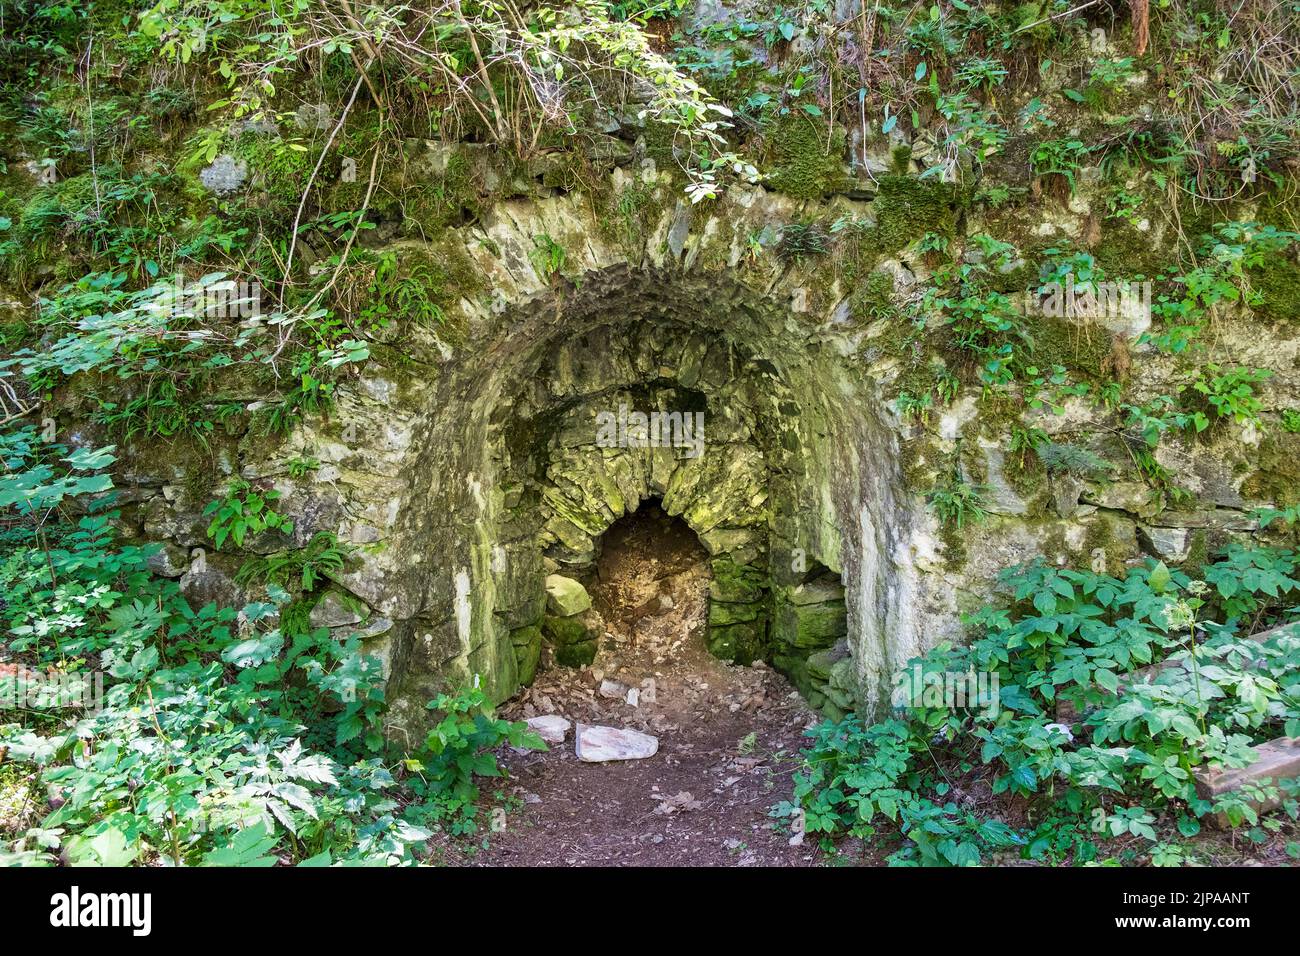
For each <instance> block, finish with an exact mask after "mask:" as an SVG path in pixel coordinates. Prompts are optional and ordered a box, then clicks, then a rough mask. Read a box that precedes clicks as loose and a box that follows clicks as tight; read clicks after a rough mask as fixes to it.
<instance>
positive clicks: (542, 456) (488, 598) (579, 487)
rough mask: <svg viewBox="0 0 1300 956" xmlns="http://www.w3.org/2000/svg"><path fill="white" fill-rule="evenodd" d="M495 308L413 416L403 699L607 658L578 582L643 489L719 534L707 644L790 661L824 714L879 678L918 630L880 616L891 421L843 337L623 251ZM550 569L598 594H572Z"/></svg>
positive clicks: (889, 576) (889, 538)
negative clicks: (415, 608)
mask: <svg viewBox="0 0 1300 956" xmlns="http://www.w3.org/2000/svg"><path fill="white" fill-rule="evenodd" d="M492 328H493V329H495V331H494V332H493V333H491V334H486V333H485V334H484V337H483V338H482V339H481V340H480V341H478V342H477V343H476V346H475V348H473V349H465V350H463V352H462V354H463V358H461V359H458V360H457V362H455V363H453V364H452V365H451V366H450V367H449V368H448V369H447V370H445V371H444V372H443V377H442V378H441V379H440V380H439V381H438V383H437V395H438V396H440V397H438V398H437V399H436V401H435V402H434V406H435V407H434V408H433V410H432V411H431V414H430V416H429V417H428V419H427V420H426V422H425V424H424V428H425V430H424V432H423V433H422V434H420V435H419V436H417V444H418V447H420V448H421V449H423V459H422V461H421V462H420V463H419V464H418V466H417V467H415V468H413V469H412V474H413V476H414V478H413V481H412V488H411V491H410V493H409V496H408V497H407V498H406V499H405V500H404V501H403V502H402V503H401V506H400V514H401V516H402V518H401V520H402V521H403V522H404V533H405V534H406V536H407V539H408V540H409V541H411V542H413V543H414V545H413V547H411V548H410V553H411V554H412V555H413V559H412V561H411V562H410V563H409V564H408V565H407V566H405V567H403V568H402V569H401V573H402V576H401V580H400V581H390V582H388V587H389V593H393V592H394V591H395V590H397V589H398V588H399V587H401V586H402V585H403V583H404V582H410V587H411V589H412V590H413V591H414V594H413V597H412V600H413V602H418V604H419V606H420V607H421V610H420V611H419V612H418V613H417V614H416V615H415V616H414V617H413V618H411V619H409V621H408V622H407V624H406V625H405V631H404V635H405V636H403V637H402V638H401V639H400V642H399V643H398V645H397V649H396V651H395V655H394V660H393V664H392V671H393V675H394V677H393V684H392V691H391V693H390V699H391V700H393V701H394V702H395V707H394V708H393V711H394V713H395V714H396V717H395V719H396V720H401V719H402V718H403V715H404V713H405V712H406V711H407V710H409V711H410V712H411V713H412V714H413V715H416V716H418V715H419V714H420V713H422V711H423V701H427V700H428V699H429V697H430V696H432V695H433V694H434V693H436V692H438V691H441V690H443V689H445V688H446V686H447V685H448V684H449V683H453V682H456V681H461V682H464V681H469V680H474V679H478V680H480V682H481V685H482V686H484V687H485V688H486V689H487V690H488V692H489V694H490V696H492V697H493V698H495V699H497V700H501V701H504V700H508V699H510V698H511V697H512V696H514V695H516V694H518V693H519V692H520V690H521V688H526V687H528V686H529V685H530V684H531V683H532V682H533V681H534V680H536V679H537V675H538V668H539V665H541V666H543V667H544V666H545V665H546V664H547V663H548V662H553V663H556V664H559V665H561V666H570V667H591V666H593V664H596V662H597V656H598V651H599V649H600V641H601V640H603V639H604V630H603V626H602V623H601V622H598V621H595V620H594V619H593V616H594V615H595V614H598V613H599V610H598V609H596V610H595V611H592V612H589V611H588V606H587V604H586V603H585V602H588V601H590V599H591V597H592V595H590V594H587V593H585V583H587V582H591V583H593V586H594V582H595V580H596V578H597V575H598V573H599V570H600V569H599V566H598V565H599V559H600V557H601V553H602V551H603V549H604V548H605V546H606V544H607V543H608V541H610V540H619V536H620V535H622V534H624V532H623V531H622V530H621V526H620V527H619V528H615V527H614V526H615V525H616V524H617V523H618V522H620V521H621V520H623V519H625V518H626V517H627V516H629V515H637V514H639V513H640V511H641V509H643V508H645V507H646V506H647V505H650V504H653V505H654V506H655V507H658V508H661V509H662V511H663V512H664V513H665V514H666V515H668V516H671V517H672V518H675V519H680V521H681V522H683V523H684V524H685V526H687V527H688V528H689V531H690V533H691V536H692V537H693V538H694V539H696V540H697V541H698V543H699V545H700V546H702V547H703V549H704V551H705V552H706V553H707V571H708V576H709V585H708V596H707V615H706V616H705V618H704V623H703V631H702V633H701V635H700V636H701V637H702V640H703V643H704V647H705V648H706V649H707V650H708V651H709V652H710V653H711V654H712V656H713V657H715V658H718V659H720V660H722V661H727V662H732V663H734V664H739V665H750V664H753V663H755V662H763V663H764V664H766V665H769V666H770V667H775V668H777V669H779V670H780V671H782V672H784V673H785V674H787V675H789V677H790V679H791V681H792V682H793V683H794V684H795V685H796V686H797V687H798V688H799V689H800V690H801V691H802V692H803V693H804V694H805V695H806V696H807V697H808V698H809V700H811V701H812V702H813V703H815V704H816V705H817V706H818V707H822V708H823V709H824V710H826V711H827V712H829V713H830V714H831V715H834V713H835V712H836V711H841V712H842V711H844V710H847V709H854V705H855V703H856V702H857V701H859V700H861V699H867V700H870V699H872V698H873V697H875V696H878V695H877V691H878V689H879V686H880V685H881V682H882V681H884V680H887V677H886V676H885V675H886V674H887V671H888V666H889V661H888V658H889V657H891V656H903V655H907V654H908V653H910V650H911V648H910V647H909V646H908V645H907V644H905V643H901V642H900V643H898V645H897V646H894V647H891V646H890V641H891V638H890V637H889V633H890V632H891V629H892V630H894V631H896V630H897V627H898V623H899V621H900V620H901V619H902V618H903V617H904V616H905V615H906V613H907V608H908V605H909V601H910V600H911V598H910V594H909V592H908V590H907V588H908V587H909V583H908V579H907V578H906V576H905V575H903V574H900V572H899V564H898V559H899V556H900V555H904V549H902V548H901V547H899V546H898V540H899V533H900V529H902V528H903V527H904V525H905V522H906V520H907V514H908V512H907V509H906V508H900V507H899V506H898V504H897V502H898V501H899V497H898V494H897V489H899V488H900V487H901V480H900V472H899V466H898V455H897V444H896V437H895V435H894V433H893V432H892V431H890V428H889V426H888V424H887V423H886V422H885V420H884V419H883V418H882V415H881V412H880V410H879V407H878V405H877V404H876V399H875V398H874V396H873V393H872V391H871V383H870V382H869V381H867V380H865V379H864V378H863V377H862V375H861V373H860V371H858V370H857V369H856V368H855V366H854V364H853V363H852V361H849V360H846V358H845V356H844V354H843V352H842V351H840V350H839V349H838V348H835V347H831V346H830V345H827V344H822V343H820V342H818V341H816V340H815V336H813V337H811V338H810V336H811V335H812V332H811V330H809V329H808V328H805V327H803V326H802V325H801V324H800V322H799V321H797V320H796V319H794V318H792V316H791V315H790V313H789V312H788V311H787V309H786V308H784V307H783V306H781V305H780V304H779V303H778V302H777V301H775V300H774V299H772V298H770V297H763V296H755V295H753V294H752V293H751V292H749V291H747V290H746V289H744V288H743V287H741V286H739V285H738V284H737V283H735V282H734V281H733V280H732V279H731V278H729V277H726V276H719V275H713V276H702V275H689V276H684V275H668V274H663V273H658V272H655V271H653V270H629V269H624V268H614V269H610V270H607V271H604V272H595V273H588V274H587V275H585V276H584V277H583V278H582V279H581V281H580V282H576V283H573V284H571V285H564V286H563V287H561V288H558V289H554V290H551V291H548V292H546V293H545V294H543V295H542V296H541V297H540V298H535V299H532V300H530V301H529V302H528V303H526V304H523V305H520V306H519V307H518V308H517V309H514V310H511V309H507V310H506V311H505V312H503V313H502V315H501V317H500V318H498V319H494V320H493V322H492ZM450 409H455V414H448V413H447V411H446V410H450ZM638 520H641V519H638ZM611 529H613V531H612V532H611ZM611 533H612V534H613V538H612V539H611V538H610V537H609V536H610V535H611ZM904 570H905V569H904ZM557 578H559V579H569V580H572V581H574V582H576V583H577V584H578V585H580V586H582V590H583V591H584V593H583V594H582V595H580V596H578V597H577V598H575V599H574V601H573V602H569V603H564V604H558V605H557V603H556V602H557V600H563V598H562V596H561V597H558V598H557V595H556V593H555V592H556V591H557V590H561V589H564V588H565V587H566V585H564V584H563V582H562V581H556V580H555V579H557ZM548 585H550V586H548ZM570 590H572V589H570ZM579 605H581V607H579ZM544 649H546V651H547V653H546V654H545V655H544V654H543V650H544ZM904 659H905V657H904ZM597 669H599V665H597ZM832 671H834V673H832ZM831 690H834V692H835V693H834V694H833V695H832V694H831ZM407 701H409V702H410V703H411V706H410V707H407V706H406V702H407ZM417 701H419V702H420V709H419V710H416V709H415V706H414V705H415V702H417ZM837 701H838V702H837Z"/></svg>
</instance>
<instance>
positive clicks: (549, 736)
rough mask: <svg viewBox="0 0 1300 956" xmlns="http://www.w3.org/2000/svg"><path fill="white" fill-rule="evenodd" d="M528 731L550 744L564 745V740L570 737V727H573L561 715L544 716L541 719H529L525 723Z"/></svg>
mask: <svg viewBox="0 0 1300 956" xmlns="http://www.w3.org/2000/svg"><path fill="white" fill-rule="evenodd" d="M524 723H526V724H527V725H528V729H529V730H532V731H534V732H536V734H537V736H539V737H541V738H542V739H543V740H545V741H546V742H547V743H548V744H562V743H564V738H565V737H567V736H568V735H569V727H570V726H572V725H571V724H570V723H569V722H568V721H567V720H565V719H564V718H563V717H561V716H560V715H559V714H542V715H541V716H540V717H529V718H528V719H527V720H526V721H524Z"/></svg>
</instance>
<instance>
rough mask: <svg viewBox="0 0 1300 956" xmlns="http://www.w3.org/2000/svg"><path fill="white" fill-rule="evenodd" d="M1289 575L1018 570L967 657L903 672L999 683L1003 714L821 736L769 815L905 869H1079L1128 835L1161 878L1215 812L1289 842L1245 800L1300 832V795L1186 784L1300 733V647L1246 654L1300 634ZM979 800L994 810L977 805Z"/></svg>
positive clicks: (1283, 788)
mask: <svg viewBox="0 0 1300 956" xmlns="http://www.w3.org/2000/svg"><path fill="white" fill-rule="evenodd" d="M1295 571H1296V555H1295V554H1294V553H1293V552H1291V551H1287V550H1275V549H1265V548H1255V549H1248V548H1242V547H1234V548H1231V549H1229V551H1228V552H1227V553H1226V554H1225V555H1224V556H1223V557H1222V558H1221V559H1219V560H1218V561H1215V562H1213V563H1212V564H1210V565H1208V566H1207V567H1206V568H1205V571H1204V580H1193V579H1192V578H1190V577H1188V576H1187V575H1186V574H1184V573H1182V572H1181V571H1174V570H1170V569H1169V568H1167V567H1166V566H1165V565H1163V564H1161V563H1156V562H1148V563H1147V564H1146V565H1145V566H1143V567H1140V568H1134V569H1131V570H1130V571H1129V572H1128V573H1127V575H1125V576H1124V577H1123V578H1117V577H1113V576H1110V575H1105V574H1097V573H1094V572H1090V571H1076V570H1071V569H1065V568H1057V567H1052V566H1049V565H1046V564H1043V563H1041V562H1039V563H1031V564H1029V565H1025V566H1022V567H1019V568H1014V569H1011V570H1009V571H1007V572H1005V573H1004V574H1003V575H1002V578H1001V581H1002V584H1003V586H1004V587H1005V589H1006V600H1005V602H1004V603H1002V604H1001V605H998V606H988V607H985V608H983V609H981V610H980V611H978V612H976V613H974V614H972V615H969V616H968V617H967V618H966V623H967V626H968V627H969V628H970V629H971V631H972V632H973V635H974V640H973V641H972V642H971V644H970V646H969V647H953V646H951V645H948V644H943V645H940V646H939V647H936V648H935V649H934V650H932V651H930V652H929V653H928V654H926V655H925V656H924V657H921V658H917V659H914V660H912V661H909V662H908V664H907V665H906V667H905V668H904V671H903V674H910V675H917V674H919V675H922V676H923V677H924V678H925V679H926V680H928V679H929V678H931V677H936V678H943V677H951V676H952V675H958V676H961V677H965V676H966V675H970V676H971V677H973V676H974V675H976V674H984V675H986V676H988V677H989V678H990V683H991V677H992V675H996V677H997V681H998V683H997V684H996V685H994V686H996V687H997V688H998V692H997V698H998V699H997V706H995V707H991V708H990V707H988V706H987V702H986V701H981V700H970V699H966V700H962V699H957V700H956V701H948V700H945V701H944V702H943V705H940V704H939V703H938V702H937V701H933V702H932V701H930V700H927V699H925V698H924V697H922V698H921V699H919V700H918V699H914V698H913V699H902V700H894V701H893V703H894V705H895V709H894V711H893V716H892V717H890V718H889V719H887V720H884V721H882V722H880V723H876V724H870V725H867V724H864V723H863V722H862V721H861V720H859V719H858V718H856V717H854V716H850V717H848V718H846V719H845V720H843V721H841V722H839V723H831V722H826V723H823V724H820V725H818V726H817V727H816V728H814V729H813V730H811V731H809V736H810V737H811V738H812V744H811V746H810V747H809V748H808V749H807V750H806V751H804V764H803V767H802V769H801V770H800V772H798V773H797V774H796V775H795V779H794V796H793V799H792V800H790V801H787V802H784V803H782V804H780V805H778V806H777V807H776V808H775V809H774V811H773V815H774V816H775V817H777V818H778V819H791V818H796V817H802V823H803V827H804V829H805V830H806V832H808V833H811V834H822V835H823V841H824V845H825V846H826V847H827V848H828V849H829V848H833V846H834V841H835V839H837V838H839V837H842V836H845V835H850V836H856V837H859V838H862V839H864V840H872V839H876V838H880V839H884V840H886V841H887V842H888V843H890V844H893V845H895V846H896V847H897V849H896V850H895V852H894V853H893V854H892V856H891V857H890V862H891V863H892V864H898V865H916V864H925V865H929V864H940V865H970V864H975V863H978V862H981V861H983V860H985V859H986V858H987V857H988V856H989V854H1001V853H1008V852H1010V853H1016V854H1018V855H1019V856H1022V857H1024V858H1027V859H1037V860H1047V861H1052V862H1062V861H1067V860H1069V861H1073V862H1075V863H1084V862H1088V861H1091V860H1094V859H1096V858H1097V857H1098V855H1099V854H1100V853H1101V852H1103V850H1104V849H1105V842H1104V841H1105V840H1106V839H1109V838H1113V837H1118V836H1122V835H1131V836H1136V837H1139V838H1140V839H1141V840H1144V841H1147V842H1148V843H1150V844H1152V846H1151V847H1150V849H1149V850H1148V852H1149V854H1150V856H1151V857H1152V862H1154V863H1159V862H1161V861H1162V860H1163V861H1165V862H1167V861H1168V860H1169V859H1170V858H1171V856H1174V855H1178V854H1173V852H1172V851H1171V850H1170V849H1169V847H1170V845H1171V843H1172V844H1176V843H1177V841H1178V839H1179V837H1183V838H1187V837H1191V836H1194V835H1195V834H1196V833H1198V832H1199V830H1200V820H1201V818H1203V817H1205V816H1206V815H1207V814H1211V813H1216V814H1223V815H1224V816H1225V817H1226V818H1227V819H1228V820H1229V822H1230V824H1231V825H1232V826H1239V825H1243V824H1248V825H1249V826H1250V827H1251V836H1252V838H1255V839H1263V838H1264V837H1265V835H1266V833H1267V832H1269V831H1271V830H1275V829H1277V827H1278V826H1280V823H1279V821H1278V820H1277V818H1276V817H1274V818H1271V819H1270V818H1265V819H1261V818H1260V817H1259V814H1258V812H1257V810H1256V809H1255V806H1256V804H1254V803H1252V800H1255V799H1258V798H1259V797H1261V796H1280V797H1281V798H1282V810H1281V813H1282V814H1283V815H1285V816H1288V817H1290V818H1291V819H1293V820H1294V819H1296V818H1297V816H1300V801H1297V800H1296V799H1295V796H1296V794H1297V791H1298V790H1300V788H1298V787H1297V785H1296V782H1294V781H1286V780H1283V781H1276V780H1274V781H1266V782H1263V783H1261V784H1260V785H1259V787H1258V788H1257V792H1249V793H1233V794H1230V795H1227V796H1225V797H1223V798H1221V799H1219V800H1216V801H1213V802H1211V801H1207V800H1204V799H1202V798H1200V797H1199V796H1198V794H1197V792H1196V789H1195V787H1194V784H1193V777H1192V772H1193V770H1195V769H1196V768H1197V767H1201V766H1210V767H1219V768H1235V767H1243V766H1246V765H1248V764H1249V763H1250V762H1251V760H1252V759H1253V753H1252V751H1251V746H1252V745H1253V744H1255V743H1258V742H1260V741H1263V740H1268V739H1272V738H1275V737H1278V736H1282V735H1287V736H1291V735H1294V734H1295V733H1296V732H1298V731H1300V633H1297V631H1300V628H1287V629H1282V630H1281V631H1279V632H1276V633H1274V634H1272V635H1271V636H1270V637H1269V638H1268V639H1267V640H1259V639H1258V638H1255V639H1252V638H1251V637H1250V635H1252V634H1256V633H1257V632H1258V631H1259V630H1261V629H1264V628H1267V627H1269V626H1271V625H1273V624H1277V623H1281V622H1285V621H1286V620H1287V619H1288V618H1291V619H1294V616H1295V609H1294V605H1295V602H1296V599H1297V598H1300V581H1297V580H1296V577H1295ZM1153 665H1157V666H1154V667H1153ZM913 679H915V678H913ZM932 704H933V706H932ZM982 782H986V783H987V786H988V787H989V789H990V790H991V792H992V794H993V796H994V809H993V810H989V809H987V807H988V803H987V801H984V800H974V799H972V798H971V796H970V794H971V791H972V788H978V787H980V786H982V785H984V783H982ZM959 793H960V794H965V796H963V797H958V796H957V794H959ZM1016 802H1021V803H1024V804H1027V805H1028V808H1029V817H1030V820H1031V822H1030V823H1029V824H1028V826H1027V827H1021V828H1014V827H1012V826H1009V825H1008V824H1007V823H1005V822H1004V821H1003V820H1002V819H1001V818H1000V817H1001V816H1002V815H1003V814H1004V813H1005V812H1006V811H1008V810H1011V809H1012V805H1013V804H1014V803H1016ZM1016 812H1017V815H1019V811H1016ZM1035 821H1036V822H1035ZM1157 841H1161V842H1159V843H1157ZM1157 855H1158V856H1159V857H1160V858H1161V859H1160V860H1156V859H1155V857H1156V856H1157Z"/></svg>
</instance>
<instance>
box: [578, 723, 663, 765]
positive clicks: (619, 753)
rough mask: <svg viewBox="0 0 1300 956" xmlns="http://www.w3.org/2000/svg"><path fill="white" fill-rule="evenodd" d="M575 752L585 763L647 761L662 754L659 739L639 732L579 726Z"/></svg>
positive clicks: (616, 728) (615, 728)
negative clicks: (646, 759) (657, 754)
mask: <svg viewBox="0 0 1300 956" xmlns="http://www.w3.org/2000/svg"><path fill="white" fill-rule="evenodd" d="M574 752H575V753H576V754H577V755H578V759H579V760H582V761H584V762H586V763H606V762H608V761H611V760H644V759H645V758H647V757H653V756H654V755H655V754H656V753H658V752H659V738H658V737H652V736H651V735H650V734H643V733H641V732H640V731H636V730H624V729H620V728H618V727H598V726H591V727H589V726H584V725H583V724H579V725H578V735H577V737H576V738H575V741H574Z"/></svg>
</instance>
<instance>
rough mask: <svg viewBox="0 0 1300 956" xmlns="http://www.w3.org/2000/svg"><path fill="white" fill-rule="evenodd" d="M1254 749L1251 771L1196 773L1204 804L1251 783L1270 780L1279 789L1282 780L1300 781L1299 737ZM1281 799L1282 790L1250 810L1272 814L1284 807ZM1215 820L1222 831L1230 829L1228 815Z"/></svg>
mask: <svg viewBox="0 0 1300 956" xmlns="http://www.w3.org/2000/svg"><path fill="white" fill-rule="evenodd" d="M1252 749H1253V750H1254V751H1255V761H1254V762H1253V763H1252V764H1251V765H1250V766H1249V767H1242V768H1240V769H1239V770H1211V769H1210V768H1208V767H1197V768H1196V769H1195V770H1193V771H1192V777H1193V780H1194V781H1195V784H1196V793H1197V795H1198V796H1199V797H1200V798H1201V799H1202V800H1214V799H1215V798H1216V797H1221V796H1223V795H1224V794H1225V793H1231V792H1232V791H1233V790H1237V789H1240V788H1241V787H1242V786H1244V785H1245V784H1248V783H1259V782H1260V781H1261V780H1269V781H1270V782H1271V783H1272V784H1273V785H1274V786H1277V783H1278V781H1279V780H1287V779H1290V778H1292V777H1300V737H1278V738H1277V739H1276V740H1270V741H1267V742H1266V743H1262V744H1258V745H1256V746H1255V747H1253V748H1252ZM1282 798H1283V794H1282V793H1281V791H1280V788H1279V792H1278V794H1277V796H1276V797H1273V798H1271V799H1269V800H1263V801H1252V802H1251V806H1253V807H1254V808H1255V812H1256V813H1260V814H1263V813H1267V812H1268V811H1269V810H1275V809H1277V807H1278V806H1280V805H1281V803H1282ZM1212 820H1213V822H1214V823H1216V824H1217V825H1218V826H1219V827H1222V828H1226V827H1227V826H1228V819H1227V815H1226V814H1223V813H1219V814H1215V815H1214V817H1213V818H1212Z"/></svg>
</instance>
